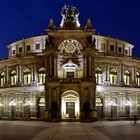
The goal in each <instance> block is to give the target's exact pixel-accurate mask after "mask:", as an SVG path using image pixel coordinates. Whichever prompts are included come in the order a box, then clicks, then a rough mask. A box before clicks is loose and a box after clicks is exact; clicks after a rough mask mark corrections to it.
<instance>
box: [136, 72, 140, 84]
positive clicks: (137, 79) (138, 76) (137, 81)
mask: <svg viewBox="0 0 140 140" xmlns="http://www.w3.org/2000/svg"><path fill="white" fill-rule="evenodd" d="M136 84H137V85H138V86H140V73H139V72H137V73H136Z"/></svg>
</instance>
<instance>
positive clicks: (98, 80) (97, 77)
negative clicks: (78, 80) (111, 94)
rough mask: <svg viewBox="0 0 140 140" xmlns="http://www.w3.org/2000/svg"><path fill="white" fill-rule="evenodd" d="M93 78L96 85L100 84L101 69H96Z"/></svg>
mask: <svg viewBox="0 0 140 140" xmlns="http://www.w3.org/2000/svg"><path fill="white" fill-rule="evenodd" d="M95 77H96V83H97V84H102V70H101V68H96V70H95Z"/></svg>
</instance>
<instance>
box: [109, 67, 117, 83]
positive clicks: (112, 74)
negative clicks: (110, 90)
mask: <svg viewBox="0 0 140 140" xmlns="http://www.w3.org/2000/svg"><path fill="white" fill-rule="evenodd" d="M109 79H110V83H111V84H116V83H117V71H116V70H115V69H111V70H110V74H109Z"/></svg>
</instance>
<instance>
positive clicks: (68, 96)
mask: <svg viewBox="0 0 140 140" xmlns="http://www.w3.org/2000/svg"><path fill="white" fill-rule="evenodd" d="M61 115H62V119H72V118H73V119H79V116H80V100H79V94H78V93H77V92H76V91H73V90H68V91H66V92H64V93H63V94H62V98H61Z"/></svg>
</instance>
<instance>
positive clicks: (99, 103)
mask: <svg viewBox="0 0 140 140" xmlns="http://www.w3.org/2000/svg"><path fill="white" fill-rule="evenodd" d="M102 105H103V101H102V99H101V98H100V97H97V98H96V106H102Z"/></svg>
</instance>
